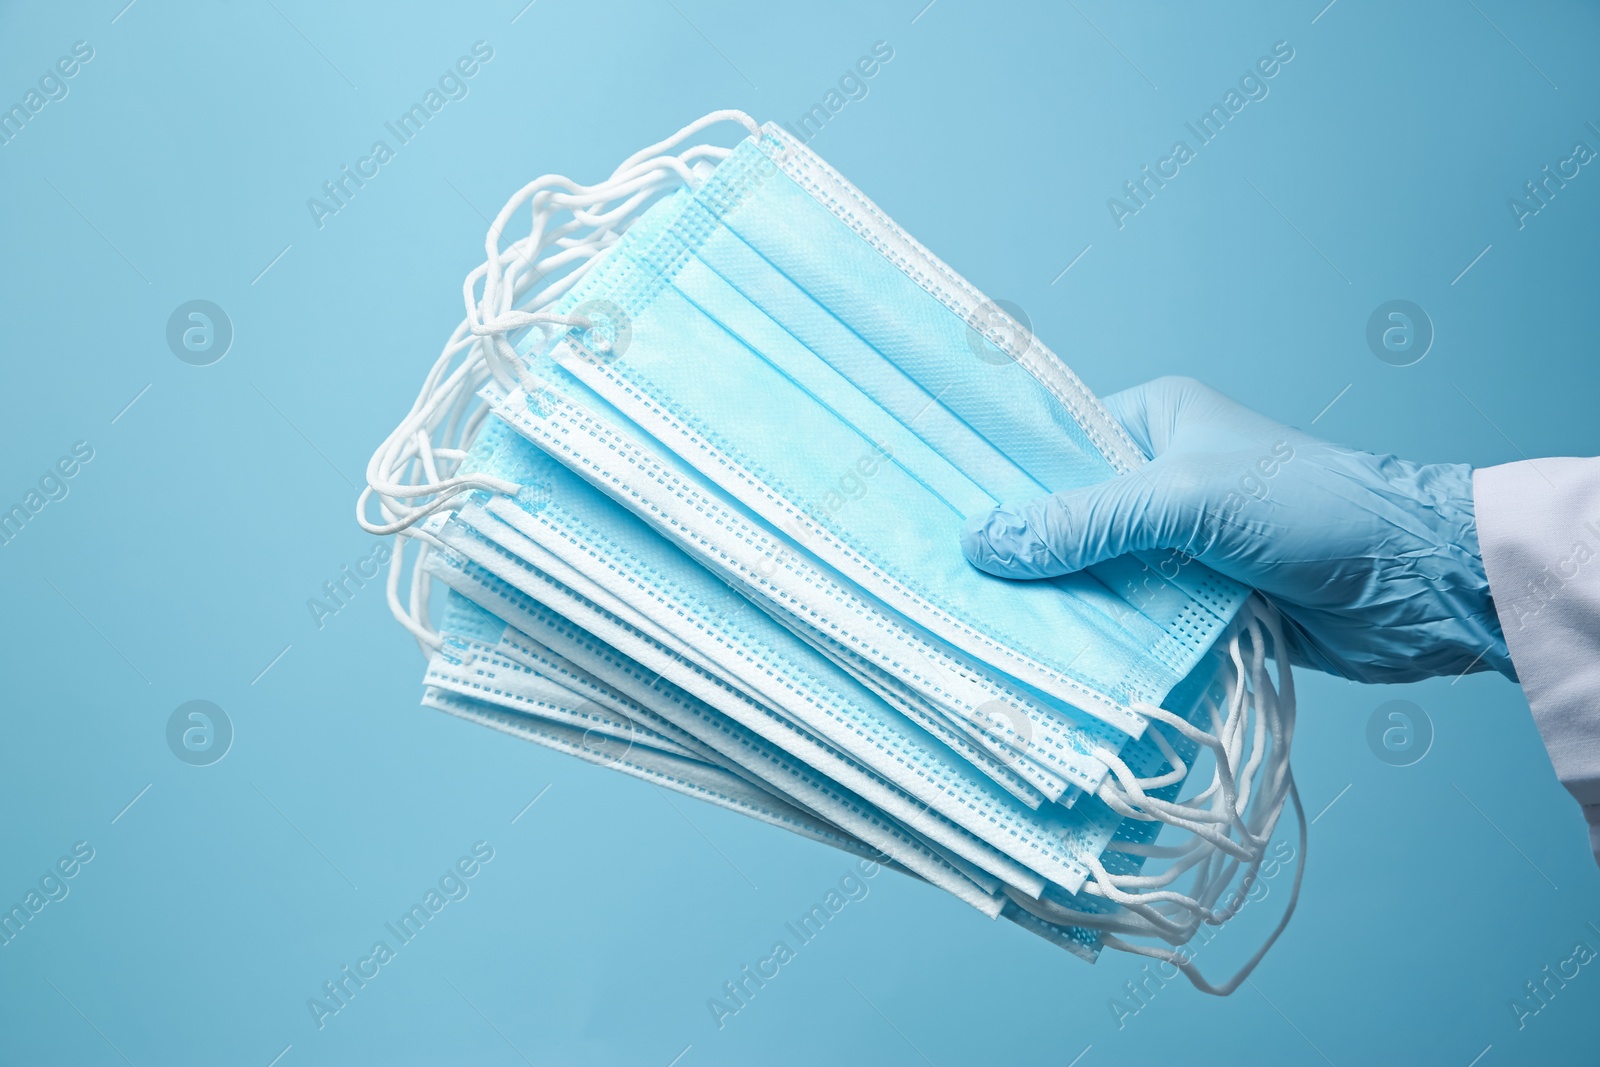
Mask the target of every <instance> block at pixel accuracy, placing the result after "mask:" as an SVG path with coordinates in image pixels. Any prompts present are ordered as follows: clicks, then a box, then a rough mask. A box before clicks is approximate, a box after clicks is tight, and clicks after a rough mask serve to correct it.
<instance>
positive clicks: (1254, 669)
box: [1007, 596, 1306, 996]
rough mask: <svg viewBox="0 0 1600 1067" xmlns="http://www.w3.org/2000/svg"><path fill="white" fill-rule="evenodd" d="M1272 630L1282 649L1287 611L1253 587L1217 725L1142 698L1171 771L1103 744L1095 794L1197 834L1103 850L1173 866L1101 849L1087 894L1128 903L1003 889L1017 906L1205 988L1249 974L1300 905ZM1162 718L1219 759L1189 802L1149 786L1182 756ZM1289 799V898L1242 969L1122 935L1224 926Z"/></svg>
mask: <svg viewBox="0 0 1600 1067" xmlns="http://www.w3.org/2000/svg"><path fill="white" fill-rule="evenodd" d="M1269 638H1270V641H1271V647H1272V648H1274V649H1282V648H1284V647H1285V645H1284V643H1283V629H1282V620H1281V619H1280V617H1279V615H1278V613H1277V611H1276V610H1275V609H1274V608H1273V607H1272V606H1271V605H1269V604H1267V603H1266V602H1265V601H1264V600H1262V599H1261V598H1260V597H1259V596H1255V597H1252V598H1251V599H1250V600H1249V601H1248V602H1247V603H1246V604H1245V607H1244V609H1243V610H1242V611H1241V613H1240V616H1239V618H1238V620H1237V621H1236V622H1235V623H1234V630H1233V634H1232V636H1231V637H1230V638H1229V641H1228V645H1227V652H1226V657H1225V659H1224V674H1223V679H1222V681H1223V685H1224V689H1225V701H1224V705H1225V710H1224V707H1223V706H1219V705H1218V704H1217V703H1215V702H1210V701H1207V702H1205V703H1203V704H1202V707H1201V710H1202V711H1203V712H1205V713H1206V714H1208V715H1209V717H1210V719H1211V726H1212V729H1211V731H1210V732H1206V731H1203V730H1201V729H1200V728H1199V727H1197V726H1195V725H1194V724H1192V723H1191V722H1189V721H1188V720H1186V719H1184V718H1182V717H1180V716H1178V715H1175V714H1173V713H1172V712H1170V711H1167V710H1166V709H1164V708H1158V707H1155V706H1154V705H1148V704H1139V705H1136V706H1135V707H1136V710H1138V711H1140V712H1141V713H1143V714H1144V715H1145V716H1146V718H1147V719H1148V720H1149V721H1150V725H1149V727H1148V728H1147V731H1146V732H1147V734H1149V735H1150V736H1151V738H1152V741H1153V742H1154V744H1155V745H1156V747H1157V748H1158V749H1159V750H1160V751H1161V753H1162V756H1163V758H1164V759H1165V760H1166V761H1167V763H1168V764H1169V765H1170V767H1171V770H1169V771H1168V772H1167V773H1165V774H1163V775H1159V776H1157V777H1155V778H1150V779H1143V780H1140V779H1137V778H1135V777H1134V776H1133V773H1132V771H1131V770H1130V769H1129V768H1128V767H1127V765H1126V763H1125V762H1124V761H1122V760H1121V759H1120V758H1118V757H1117V755H1116V754H1115V753H1112V752H1109V751H1106V750H1099V751H1097V752H1096V755H1097V756H1099V757H1100V758H1101V759H1103V760H1105V762H1106V764H1107V766H1108V767H1109V768H1110V770H1111V774H1110V775H1108V776H1107V778H1106V780H1105V782H1104V783H1103V784H1102V785H1101V787H1100V790H1099V792H1098V794H1097V795H1098V796H1099V797H1100V798H1101V799H1102V800H1103V801H1105V802H1106V804H1107V805H1108V806H1109V807H1110V808H1111V809H1112V810H1113V811H1115V812H1116V813H1117V814H1119V815H1122V816H1123V817H1124V818H1128V819H1133V820H1136V821H1146V822H1160V823H1163V824H1165V825H1166V826H1169V827H1172V828H1173V829H1176V830H1180V831H1184V832H1187V833H1188V834H1190V835H1191V839H1190V840H1189V841H1187V842H1185V843H1183V844H1180V845H1176V846H1173V845H1155V844H1139V843H1128V844H1126V845H1119V844H1116V843H1113V845H1112V846H1111V848H1110V849H1108V851H1122V852H1127V853H1128V854H1130V855H1137V856H1143V857H1146V858H1160V859H1171V860H1172V861H1173V863H1172V864H1171V866H1169V867H1168V868H1167V869H1165V870H1163V871H1159V872H1157V873H1155V874H1143V873H1141V874H1137V875H1116V874H1112V873H1111V872H1110V871H1108V870H1107V869H1106V867H1105V866H1104V864H1103V863H1102V862H1101V861H1100V860H1099V859H1091V860H1090V861H1089V867H1090V871H1091V877H1090V878H1089V880H1088V881H1086V882H1085V883H1084V886H1083V888H1082V890H1080V893H1082V894H1084V895H1087V896H1090V897H1097V898H1100V899H1103V900H1105V901H1107V902H1109V903H1112V904H1116V905H1120V906H1121V908H1122V909H1123V910H1122V911H1121V912H1115V911H1114V912H1111V913H1104V912H1096V911H1084V910H1079V909H1075V908H1068V907H1066V906H1064V905H1061V904H1058V903H1056V902H1054V901H1051V900H1045V899H1039V900H1035V899H1032V898H1029V897H1027V896H1025V895H1023V894H1021V893H1018V892H1016V891H1014V890H1007V892H1008V895H1009V896H1010V898H1011V900H1012V901H1013V902H1014V903H1016V905H1017V906H1018V907H1020V908H1022V909H1023V910H1025V911H1027V912H1029V913H1030V914H1032V915H1034V916H1036V917H1037V918H1040V919H1043V920H1045V921H1047V922H1051V923H1055V924H1057V925H1061V926H1071V927H1079V928H1082V929H1088V930H1096V931H1099V932H1100V939H1101V943H1102V944H1103V945H1105V946H1106V947H1108V948H1113V949H1117V950H1118V951H1122V952H1129V953H1133V954H1135V955H1141V956H1148V957H1150V958H1152V959H1157V960H1161V961H1163V962H1166V963H1170V964H1171V965H1172V966H1174V967H1176V968H1177V969H1178V970H1179V971H1181V972H1182V973H1183V975H1184V976H1185V977H1186V978H1188V979H1189V981H1190V982H1191V983H1192V984H1193V985H1194V986H1195V988H1196V989H1199V990H1201V991H1202V992H1206V993H1212V994H1215V995H1217V996H1226V995H1227V994H1229V993H1231V992H1233V990H1235V989H1236V988H1238V986H1239V984H1240V983H1241V982H1243V981H1244V980H1245V979H1246V978H1247V977H1249V975H1250V973H1251V972H1252V971H1253V970H1254V969H1255V967H1256V965H1257V964H1259V963H1260V962H1261V960H1262V958H1263V957H1264V956H1265V955H1266V953H1267V950H1268V949H1270V948H1271V947H1272V945H1273V944H1274V943H1275V942H1276V941H1277V940H1278V937H1279V935H1281V934H1282V933H1283V930H1284V928H1285V927H1286V926H1287V925H1288V922H1289V918H1290V917H1291V916H1292V915H1293V914H1294V909H1295V905H1296V904H1297V902H1298V900H1299V894H1300V883H1301V879H1302V877H1303V875H1304V871H1305V854H1306V819H1305V812H1304V810H1303V809H1302V807H1301V804H1300V795H1299V791H1298V790H1297V789H1296V787H1295V783H1294V775H1293V772H1292V771H1291V769H1290V766H1289V750H1290V747H1291V742H1292V740H1293V734H1294V713H1295V696H1294V680H1293V677H1292V675H1291V673H1290V667H1289V665H1288V664H1287V663H1286V662H1283V660H1282V659H1281V658H1280V659H1279V660H1278V679H1277V684H1276V686H1274V684H1273V681H1272V679H1271V677H1270V676H1269V673H1268V671H1267V669H1266V651H1267V647H1268V639H1269ZM1158 724H1159V726H1164V727H1168V728H1170V729H1172V730H1174V731H1175V732H1177V733H1178V734H1180V735H1181V736H1182V737H1184V738H1185V739H1186V740H1188V741H1190V742H1191V743H1193V744H1195V745H1196V746H1197V747H1199V748H1206V749H1208V750H1210V752H1211V753H1212V756H1213V758H1214V761H1215V766H1214V768H1213V771H1212V781H1211V784H1210V785H1209V786H1207V787H1206V788H1205V789H1203V790H1200V791H1199V792H1198V793H1196V794H1195V795H1194V796H1192V797H1190V798H1189V799H1187V800H1183V801H1163V800H1160V799H1157V798H1154V797H1151V796H1149V794H1148V792H1147V791H1148V790H1151V789H1157V788H1162V787H1163V786H1169V785H1171V784H1173V775H1174V774H1175V773H1176V772H1177V771H1178V770H1179V769H1180V768H1182V767H1183V766H1184V764H1183V761H1182V760H1181V758H1180V757H1179V754H1178V752H1177V751H1176V750H1175V749H1174V748H1173V746H1172V744H1171V742H1169V741H1168V740H1167V739H1166V738H1165V737H1164V736H1162V734H1161V732H1160V731H1159V729H1158ZM1247 742H1248V751H1247V750H1246V744H1247ZM1286 802H1287V803H1290V804H1292V805H1293V807H1294V811H1295V818H1296V820H1297V822H1298V824H1299V837H1300V848H1299V852H1298V853H1297V855H1296V859H1295V876H1294V884H1293V886H1292V887H1291V889H1290V891H1289V903H1288V905H1287V906H1286V908H1285V909H1284V914H1283V916H1282V918H1281V919H1280V920H1279V921H1278V924H1277V926H1276V927H1274V929H1273V930H1272V932H1271V933H1270V934H1269V935H1268V936H1267V938H1266V940H1265V942H1264V943H1263V944H1262V945H1261V946H1260V948H1258V949H1257V950H1256V951H1255V952H1254V953H1253V954H1252V955H1251V957H1250V958H1249V960H1247V961H1246V962H1245V964H1244V965H1243V966H1242V967H1241V968H1240V969H1239V971H1238V972H1237V973H1236V974H1234V975H1233V976H1232V977H1231V978H1229V979H1228V980H1227V981H1225V982H1223V983H1221V984H1212V983H1211V982H1210V981H1208V980H1207V979H1206V978H1205V977H1204V976H1203V975H1201V973H1200V972H1199V970H1198V969H1197V968H1196V967H1195V965H1194V964H1193V962H1192V960H1191V959H1190V958H1189V956H1188V955H1186V954H1184V953H1182V952H1179V951H1174V950H1173V949H1172V948H1164V947H1162V946H1160V945H1151V944H1144V943H1139V942H1133V941H1128V940H1125V938H1126V937H1147V938H1155V939H1158V940H1159V941H1161V942H1165V943H1166V944H1167V945H1171V946H1174V947H1178V948H1181V946H1183V945H1185V944H1186V943H1187V942H1188V941H1189V940H1190V939H1191V938H1193V936H1194V935H1195V933H1196V931H1198V929H1199V927H1200V926H1201V925H1202V924H1206V925H1213V926H1215V925H1220V924H1222V923H1223V922H1226V921H1227V920H1228V919H1230V918H1232V917H1233V916H1234V915H1235V914H1237V913H1238V911H1239V909H1240V908H1241V907H1243V905H1244V902H1245V900H1246V899H1247V894H1248V893H1249V892H1250V889H1251V887H1252V886H1253V885H1254V884H1255V881H1256V879H1257V877H1258V875H1259V871H1260V868H1261V864H1262V862H1263V860H1265V859H1266V852H1267V846H1268V845H1269V844H1270V842H1271V839H1272V835H1273V831H1274V830H1275V829H1276V827H1277V823H1278V818H1279V816H1280V815H1281V814H1282V811H1283V806H1284V804H1285V803H1286ZM1191 870H1192V871H1194V872H1195V877H1194V881H1193V885H1192V886H1191V887H1190V889H1189V891H1188V892H1187V893H1181V892H1177V891H1174V890H1170V889H1167V888H1165V887H1167V886H1169V885H1171V884H1173V883H1174V882H1176V881H1177V880H1178V879H1179V878H1180V877H1181V876H1182V875H1183V874H1185V873H1187V872H1189V871H1191ZM1230 889H1231V892H1230ZM1225 895H1226V896H1227V897H1228V899H1227V901H1226V903H1225V904H1223V905H1222V906H1220V907H1219V906H1218V902H1219V901H1220V900H1222V898H1223V897H1224V896H1225Z"/></svg>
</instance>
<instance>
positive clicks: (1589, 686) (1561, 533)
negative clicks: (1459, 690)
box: [1472, 459, 1600, 861]
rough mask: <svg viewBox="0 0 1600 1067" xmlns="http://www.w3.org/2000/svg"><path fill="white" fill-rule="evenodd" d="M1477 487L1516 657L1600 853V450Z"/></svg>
mask: <svg viewBox="0 0 1600 1067" xmlns="http://www.w3.org/2000/svg"><path fill="white" fill-rule="evenodd" d="M1472 495H1473V501H1474V505H1475V509H1476V512H1477V519H1478V544H1479V548H1480V549H1481V550H1482V552H1483V566H1484V570H1485V572H1486V573H1487V574H1488V577H1489V592H1490V594H1491V595H1492V596H1493V597H1494V602H1495V610H1496V612H1497V613H1498V614H1499V616H1500V626H1501V629H1502V630H1504V632H1505V637H1506V647H1507V649H1508V650H1509V651H1510V653H1511V663H1512V665H1513V666H1514V667H1515V668H1516V671H1517V677H1518V678H1519V679H1520V680H1521V682H1522V691H1523V693H1525V694H1526V695H1527V698H1528V706H1529V707H1530V708H1531V709H1532V710H1533V721H1534V723H1535V725H1537V726H1538V728H1539V736H1540V737H1542V738H1543V739H1544V746H1545V748H1546V749H1547V750H1548V751H1549V753H1550V762H1551V763H1552V764H1554V765H1555V770H1556V776H1557V777H1558V778H1560V779H1561V784H1562V785H1564V786H1566V787H1567V790H1568V791H1569V792H1571V793H1572V795H1573V796H1574V797H1576V798H1577V800H1578V803H1579V804H1581V805H1583V814H1584V817H1585V818H1586V819H1587V820H1588V822H1589V843H1590V845H1591V847H1592V848H1593V849H1594V852H1595V858H1596V860H1597V861H1600V459H1539V460H1528V461H1526V462H1522V463H1507V464H1505V465H1504V466H1500V467H1485V468H1482V469H1479V470H1476V471H1474V472H1473V478H1472Z"/></svg>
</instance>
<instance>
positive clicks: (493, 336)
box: [356, 110, 761, 650]
mask: <svg viewBox="0 0 1600 1067" xmlns="http://www.w3.org/2000/svg"><path fill="white" fill-rule="evenodd" d="M727 121H733V122H736V123H738V124H739V125H741V126H742V127H743V128H744V129H745V130H746V131H747V132H748V133H749V134H750V135H752V136H756V137H759V136H760V134H761V128H760V126H759V124H757V123H756V121H755V120H754V119H752V118H751V117H750V116H749V115H746V114H744V113H743V112H740V111H733V110H725V111H716V112H712V113H711V114H709V115H706V116H703V117H702V118H700V119H698V120H696V121H695V122H692V123H690V124H689V125H688V126H685V127H684V128H683V129H681V130H679V131H678V132H677V133H675V134H673V135H672V136H671V137H668V138H666V139H665V140H662V141H659V142H657V143H656V144H653V145H649V146H646V147H645V148H642V149H640V150H639V151H637V152H635V153H634V154H633V155H631V156H629V157H628V158H627V159H625V160H624V161H623V162H622V163H621V164H620V165H619V166H618V167H617V169H616V170H615V171H613V173H612V175H611V176H610V177H609V178H608V179H606V180H605V181H603V182H600V183H597V184H596V185H592V186H583V185H579V184H577V183H576V182H573V181H571V180H570V179H567V178H564V177H561V176H558V175H545V176H544V177H542V178H538V179H535V180H534V181H533V182H530V183H528V184H527V185H525V186H524V187H523V188H522V189H521V190H519V191H518V192H517V193H516V194H515V195H513V196H512V198H511V199H510V201H508V202H507V204H506V205H505V207H503V208H502V209H501V211H500V213H499V214H498V215H497V216H496V218H495V220H494V222H493V223H491V225H490V227H489V230H488V233H487V234H486V235H485V240H484V248H485V258H484V262H483V263H482V264H481V265H480V266H478V267H477V268H475V269H474V270H473V271H471V272H470V273H469V274H468V275H467V277H466V279H465V281H464V282H463V286H462V291H463V303H464V305H465V307H466V312H467V316H466V319H465V320H464V321H463V322H462V323H461V324H460V325H458V326H457V327H456V329H455V331H454V332H453V333H452V334H451V337H450V340H449V341H448V342H447V343H446V344H445V346H444V350H443V351H442V352H441V354H440V356H439V358H438V360H436V362H435V363H434V366H433V367H432V369H431V370H430V371H429V373H428V375H427V377H426V379H425V380H424V382H423V386H422V389H421V391H420V392H419V393H418V396H417V399H416V401H415V402H414V403H413V404H412V407H411V410H410V411H409V412H408V413H407V415H406V417H405V418H404V419H402V420H401V422H400V424H399V425H398V426H397V427H396V428H395V430H394V431H393V432H392V433H390V435H389V436H388V437H387V438H386V439H385V440H384V441H383V443H382V444H381V445H380V446H379V447H378V449H377V450H376V451H375V452H374V454H373V456H372V458H371V460H369V462H368V465H367V483H368V484H367V487H366V488H365V489H364V490H362V492H361V493H360V495H359V497H358V499H357V502H356V515H357V521H358V522H359V523H360V524H361V526H362V527H363V528H364V529H366V530H368V531H369V532H372V533H376V534H393V535H395V537H396V542H395V551H394V560H393V562H392V564H391V568H390V580H389V584H388V588H389V605H390V611H391V612H392V613H393V614H394V616H395V618H396V619H398V620H399V621H400V622H401V624H402V625H404V626H405V627H406V628H407V629H408V630H409V631H410V632H411V633H412V634H413V635H415V636H416V638H417V640H418V642H419V643H421V644H422V645H423V646H424V648H425V650H426V649H427V648H429V647H433V646H435V645H436V644H437V641H438V637H437V634H436V633H434V631H433V630H432V629H431V625H430V624H429V622H428V612H427V603H428V596H427V588H428V585H427V580H426V577H425V570H424V568H423V562H424V561H425V559H426V557H427V554H428V553H429V552H430V551H431V547H430V545H429V544H428V542H429V541H431V540H433V539H432V537H431V535H425V536H422V538H421V539H422V541H423V544H422V545H420V546H419V551H418V554H417V559H416V561H415V562H414V563H413V564H412V580H411V588H410V603H409V605H408V606H402V605H401V603H400V598H399V577H400V573H401V571H402V570H403V569H404V567H405V562H404V561H405V556H406V553H405V539H406V538H407V537H408V536H414V534H413V532H412V531H413V528H414V527H415V526H416V524H418V523H420V522H422V521H424V520H426V519H428V518H429V517H430V516H432V515H434V514H436V513H438V512H441V511H444V510H447V509H449V508H452V507H454V506H455V505H456V504H457V502H458V501H459V500H460V498H461V496H462V495H463V494H465V493H468V492H471V491H474V490H479V489H482V490H488V491H491V492H497V493H506V494H514V493H516V492H517V491H519V490H520V488H521V486H519V485H517V484H516V483H514V482H509V481H506V480H504V479H499V478H494V477H490V476H487V475H466V476H462V475H458V474H457V473H456V471H457V469H458V468H459V467H460V464H461V462H462V461H463V460H464V459H465V457H466V455H467V448H468V446H469V445H470V443H471V441H472V439H473V437H474V436H475V435H476V433H477V430H478V428H479V426H481V425H482V422H483V419H484V417H485V416H486V414H487V408H485V407H483V406H482V405H481V402H478V401H477V399H476V397H477V392H478V390H479V388H480V387H481V386H482V385H483V384H484V383H485V382H487V381H488V380H489V379H490V378H494V379H495V380H496V381H498V382H499V384H500V385H501V386H502V387H504V388H506V389H508V390H509V389H512V388H516V387H521V388H523V389H525V390H529V391H532V390H534V389H537V387H538V382H537V380H536V379H535V378H533V376H532V375H531V374H530V373H529V372H528V370H527V367H526V366H525V364H524V363H523V362H522V359H521V358H520V357H519V356H518V355H517V353H516V350H515V348H514V346H513V345H512V343H511V339H510V337H509V335H510V334H511V333H513V332H515V331H518V330H522V329H530V328H532V329H540V330H543V331H545V332H546V333H547V334H548V333H549V332H551V331H553V330H555V329H559V328H566V327H571V326H587V325H589V322H588V320H587V319H586V318H583V317H581V316H566V315H557V314H554V313H553V312H550V311H548V310H546V309H547V308H548V307H549V306H550V305H551V304H552V303H553V302H554V301H555V300H557V299H558V298H559V297H560V296H561V295H562V294H564V293H565V292H566V291H567V290H568V289H570V288H571V286H573V285H574V284H576V283H577V281H578V280H580V279H581V278H582V277H583V275H584V274H585V273H586V272H587V271H588V270H589V268H591V267H592V266H594V265H595V263H597V262H598V261H599V258H600V256H601V254H602V253H603V252H604V251H606V250H607V249H608V248H610V247H611V246H612V245H614V244H615V243H616V242H617V241H618V240H620V238H621V233H622V231H623V230H625V229H626V228H627V226H628V225H629V224H630V223H631V222H632V220H633V219H634V218H635V217H637V215H638V214H640V213H641V212H642V211H643V209H644V208H645V207H646V206H648V204H649V203H650V202H651V200H652V198H653V197H655V196H657V195H659V194H662V193H663V192H665V191H667V190H669V189H671V188H675V187H677V186H679V185H683V184H685V183H689V182H691V181H692V180H693V174H692V170H691V168H692V166H693V164H694V163H696V162H698V161H699V160H701V159H711V160H720V159H723V158H726V156H727V155H728V154H729V153H730V152H731V151H732V149H731V148H726V147H722V146H718V145H696V146H692V147H690V148H688V149H685V150H683V151H682V152H680V153H678V154H677V155H676V156H669V155H663V153H665V152H667V151H668V150H670V149H671V148H673V147H674V146H676V145H678V144H679V143H680V142H682V141H683V140H685V139H686V138H688V137H691V136H693V135H694V134H696V133H698V132H700V131H701V130H704V129H706V128H708V127H710V126H713V125H716V124H717V123H721V122H727ZM525 203H529V204H531V205H532V217H531V219H530V227H529V233H528V235H527V236H526V237H523V238H520V239H518V240H515V241H511V242H508V243H506V246H505V247H504V248H502V247H501V244H502V242H503V241H504V240H505V238H504V233H505V229H506V227H507V226H508V225H509V224H510V221H511V219H512V217H513V215H515V214H516V212H517V211H518V210H519V209H520V208H521V207H522V205H523V204H525ZM561 212H567V213H569V214H570V216H571V217H570V218H568V219H567V220H565V221H556V216H557V215H558V214H559V213H561ZM585 230H587V231H588V232H583V231H585ZM552 249H554V251H553V252H552V251H551V250H552ZM547 252H549V253H550V254H548V255H546V254H545V253H547ZM541 257H542V258H541ZM479 282H481V283H482V292H481V294H479V293H478V292H477V289H478V283H479ZM530 294H534V295H530ZM519 302H520V303H522V304H523V306H521V307H519V306H518V304H519ZM475 403H476V404H477V406H476V407H474V404H475ZM419 478H420V480H419ZM374 500H376V502H377V504H378V511H379V514H380V516H381V520H380V521H374V520H372V519H371V518H369V512H370V509H371V504H372V502H373V501H374Z"/></svg>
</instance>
